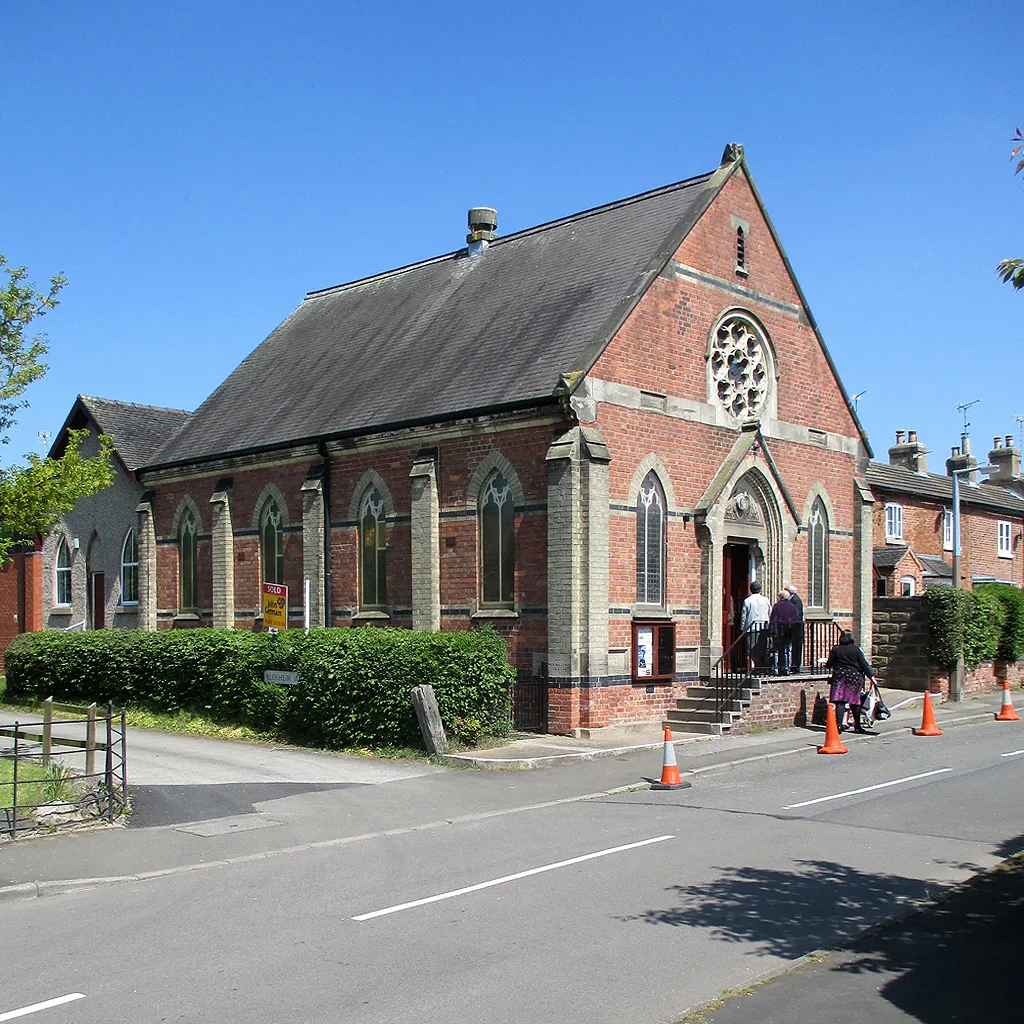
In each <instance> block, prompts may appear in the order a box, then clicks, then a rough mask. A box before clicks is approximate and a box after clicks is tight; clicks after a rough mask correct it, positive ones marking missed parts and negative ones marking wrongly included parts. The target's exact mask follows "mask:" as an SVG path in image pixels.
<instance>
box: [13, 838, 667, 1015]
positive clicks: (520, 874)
mask: <svg viewBox="0 0 1024 1024" xmlns="http://www.w3.org/2000/svg"><path fill="white" fill-rule="evenodd" d="M666 839H675V836H657V837H656V838H654V839H644V840H642V841H641V842H639V843H628V844H627V845H625V846H613V847H612V848H611V849H608V850H598V851H597V852H596V853H587V854H584V855H583V856H582V857H573V858H571V859H570V860H560V861H558V863H557V864H545V865H543V867H539V868H530V869H529V870H528V871H517V872H516V873H515V874H514V875H504V876H503V877H502V878H492V879H491V880H490V881H489V882H478V883H477V884H476V885H467V886H466V887H465V888H463V889H452V890H451V891H450V892H442V893H439V894H438V895H437V896H427V897H426V898H425V899H422V900H411V901H410V902H409V903H398V904H396V905H395V906H393V907H385V908H384V909H383V910H374V911H372V912H371V913H369V914H359V915H358V916H356V917H353V918H352V920H353V921H369V920H370V919H371V918H374V917H384V916H385V915H386V914H397V913H398V912H399V911H400V910H410V909H411V908H412V907H422V906H425V905H426V904H427V903H437V902H439V901H440V900H450V899H451V898H452V897H453V896H465V895H466V893H470V892H478V891H479V890H480V889H489V888H490V887H491V886H492V885H501V884H503V883H504V882H514V881H516V880H517V879H519V878H529V876H530V875H539V874H541V873H542V872H544V871H554V870H555V869H556V868H567V867H569V865H570V864H581V863H582V862H583V861H585V860H595V859H596V858H598V857H607V856H608V855H609V854H612V853H622V852H623V851H625V850H636V849H638V848H639V847H641V846H650V845H651V844H652V843H663V842H665V840H666ZM2 1019H3V1018H0V1020H2Z"/></svg>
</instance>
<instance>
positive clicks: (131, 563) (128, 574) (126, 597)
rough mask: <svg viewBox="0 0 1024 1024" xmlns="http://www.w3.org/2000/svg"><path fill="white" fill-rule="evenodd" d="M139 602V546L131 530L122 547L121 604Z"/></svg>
mask: <svg viewBox="0 0 1024 1024" xmlns="http://www.w3.org/2000/svg"><path fill="white" fill-rule="evenodd" d="M138 603H139V546H138V542H137V540H136V538H135V531H134V530H129V531H128V536H127V537H125V539H124V545H123V546H122V547H121V604H138Z"/></svg>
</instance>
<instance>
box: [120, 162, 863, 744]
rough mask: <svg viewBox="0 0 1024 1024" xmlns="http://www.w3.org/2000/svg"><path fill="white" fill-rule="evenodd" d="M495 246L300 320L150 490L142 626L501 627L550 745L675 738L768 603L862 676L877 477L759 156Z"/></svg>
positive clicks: (478, 232) (265, 347)
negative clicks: (801, 616) (836, 646)
mask: <svg viewBox="0 0 1024 1024" xmlns="http://www.w3.org/2000/svg"><path fill="white" fill-rule="evenodd" d="M496 228H497V217H496V214H495V212H494V211H493V210H489V209H487V208H477V209H475V210H472V211H470V229H471V230H470V234H469V235H468V237H467V244H466V246H464V247H462V248H460V249H457V250H456V251H454V252H450V253H447V254H445V255H442V256H438V257H436V258H434V259H430V260H426V261H424V262H421V263H417V264H414V265H411V266H406V267H402V268H399V269H397V270H394V271H390V272H387V273H383V274H379V275H377V276H374V277H370V278H366V279H364V280H360V281H355V282H353V283H350V284H346V285H341V286H338V287H334V288H329V289H326V290H323V291H317V292H312V293H310V294H309V295H307V296H306V298H305V299H304V300H303V301H302V302H301V303H300V304H299V305H298V307H297V308H296V309H295V310H294V311H293V312H292V313H291V314H290V315H289V316H288V317H287V319H285V320H284V322H283V323H282V324H281V325H280V326H279V327H278V328H277V329H276V330H275V331H273V333H272V334H270V336H269V337H268V338H267V339H266V340H265V341H263V342H262V343H261V344H260V345H259V346H258V347H257V348H256V349H255V350H254V351H253V352H252V353H251V354H250V355H249V356H248V357H247V358H246V359H245V360H244V361H243V362H242V363H241V365H240V366H239V367H238V368H237V369H236V370H235V371H234V372H233V373H232V374H231V375H230V376H229V377H228V378H227V380H225V381H224V382H223V383H222V384H221V385H220V386H219V387H218V388H217V390H216V391H214V392H213V394H212V395H211V396H210V397H209V398H208V399H207V400H206V401H205V402H204V403H203V405H202V406H201V407H200V408H199V409H198V410H197V411H196V412H195V413H194V415H192V416H191V417H190V418H189V420H188V422H187V423H186V424H185V425H184V427H183V428H182V429H181V430H180V431H179V432H178V433H177V434H176V435H175V436H174V437H172V438H170V439H169V441H168V442H167V444H166V445H164V447H163V448H162V449H161V450H160V451H159V452H158V453H157V455H156V456H154V457H153V458H152V459H151V461H150V464H149V465H148V466H146V467H144V468H142V469H140V470H139V472H138V478H139V480H140V481H141V483H142V484H143V485H144V486H145V487H146V489H147V490H146V493H145V495H144V496H143V499H142V501H141V503H140V505H139V509H138V515H139V525H138V538H139V540H138V549H139V551H138V558H139V624H140V628H143V629H157V628H161V629H162V628H171V627H184V626H197V625H202V626H208V625H213V626H219V627H228V628H232V627H233V628H239V629H252V628H258V627H259V625H260V622H259V619H260V614H261V612H260V593H261V584H262V583H263V582H273V583H284V584H286V585H287V586H288V588H289V595H290V616H291V625H293V626H301V625H302V624H303V621H304V617H305V616H306V615H308V617H309V621H310V622H311V624H312V625H313V626H322V625H328V626H379V625H391V626H399V627H411V628H414V629H427V630H432V629H443V630H453V629H470V628H475V627H479V626H485V625H489V626H492V627H494V628H495V629H497V630H498V631H499V632H500V633H502V634H503V635H504V636H505V637H506V638H507V640H508V643H509V649H510V657H511V659H512V661H513V664H514V665H515V666H516V667H517V669H518V671H519V674H520V677H521V678H522V679H524V680H527V679H538V680H544V681H545V682H544V683H542V684H541V686H542V687H543V688H545V689H546V723H545V724H546V727H547V729H548V730H549V731H550V732H554V733H572V732H575V731H580V730H589V729H596V728H602V727H605V726H614V725H625V724H629V723H633V722H638V721H650V720H658V719H660V718H662V717H663V715H664V713H665V711H666V709H668V708H669V707H672V706H674V704H675V699H676V698H677V697H680V696H683V695H685V692H686V689H687V686H688V685H690V684H692V683H694V682H696V681H697V680H698V678H699V677H701V676H705V677H706V676H707V675H708V674H709V673H710V672H711V670H712V668H713V666H714V664H715V663H716V662H717V660H718V659H719V658H720V657H721V655H722V652H723V649H725V648H728V647H729V645H730V644H731V643H732V642H733V641H734V639H735V638H736V636H737V625H738V613H739V604H740V603H741V602H742V600H743V598H744V597H745V596H746V594H747V590H748V585H749V582H750V580H751V579H753V578H757V579H758V580H760V581H761V582H762V583H763V586H764V590H765V593H766V594H767V595H768V596H769V597H771V598H772V599H773V600H774V597H775V595H776V593H777V592H778V590H779V589H780V588H781V587H782V586H783V585H784V584H785V583H787V582H790V581H791V582H793V583H795V584H796V585H797V587H798V588H799V590H800V593H801V594H802V596H803V600H804V605H805V609H806V614H807V616H808V618H823V619H830V620H834V621H835V622H836V623H837V624H838V625H839V626H841V627H844V628H852V629H854V631H855V632H856V633H857V635H858V637H859V638H860V640H861V642H862V645H863V646H864V647H865V648H866V649H867V648H869V646H870V634H871V587H872V534H871V526H872V499H871V494H870V491H869V490H868V487H867V485H866V483H865V482H864V479H863V475H864V473H865V471H866V467H867V462H868V459H869V458H870V454H871V453H870V449H869V446H868V442H867V438H866V435H865V434H864V432H863V430H862V429H861V427H860V425H859V423H858V421H857V417H856V415H855V413H854V411H853V409H852V407H851V404H850V401H849V398H848V396H847V394H846V391H845V390H844V388H843V385H842V382H841V381H840V380H839V377H838V374H837V372H836V369H835V366H834V364H833V363H832V360H831V358H830V356H829V353H828V351H827V349H826V347H825V344H824V341H823V340H822V338H821V335H820V334H819V332H818V329H817V326H816V325H815V321H814V318H813V316H812V315H811V312H810V309H809V307H808V305H807V301H806V299H805V298H804V295H803V292H802V291H801V289H800V286H799V284H798V283H797V281H796V278H795V276H794V274H793V271H792V268H791V267H790V264H789V262H788V260H787V258H786V256H785V253H784V252H783V249H782V246H781V244H780V241H779V238H778V236H777V235H776V233H775V230H774V228H773V227H772V224H771V221H770V220H769V218H768V215H767V213H766V211H765V208H764V205H763V203H762V201H761V197H760V195H759V194H758V191H757V189H756V187H755V185H754V183H753V179H752V178H751V175H750V172H749V170H748V168H747V164H746V160H745V158H744V154H743V148H742V147H741V146H738V145H735V144H733V145H730V146H728V147H727V148H726V151H725V154H724V157H723V160H722V163H721V165H720V166H719V167H717V168H716V169H715V170H713V171H712V172H710V173H707V174H702V175H699V176H697V177H694V178H689V179H687V180H685V181H682V182H679V183H677V184H674V185H668V186H666V187H664V188H659V189H656V190H654V191H651V192H647V193H644V194H642V195H638V196H634V197H631V198H629V199H624V200H621V201H618V202H614V203H610V204H609V205H607V206H602V207H598V208H596V209H593V210H587V211H585V212H583V213H578V214H574V215H572V216H568V217H565V218H563V219H561V220H557V221H554V222H552V223H549V224H542V225H539V226H538V227H534V228H530V229H527V230H525V231H520V232H517V233H515V234H512V235H508V236H505V237H499V236H498V234H497V231H496ZM307 595H308V597H307Z"/></svg>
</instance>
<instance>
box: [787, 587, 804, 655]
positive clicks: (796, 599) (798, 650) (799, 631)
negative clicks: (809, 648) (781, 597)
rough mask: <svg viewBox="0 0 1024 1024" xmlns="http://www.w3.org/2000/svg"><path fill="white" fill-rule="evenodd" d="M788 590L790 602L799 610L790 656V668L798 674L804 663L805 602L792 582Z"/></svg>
mask: <svg viewBox="0 0 1024 1024" xmlns="http://www.w3.org/2000/svg"><path fill="white" fill-rule="evenodd" d="M786 590H788V591H789V600H790V602H791V603H792V604H793V605H794V606H795V607H796V610H797V620H796V622H794V623H793V647H792V655H791V658H790V670H791V671H792V672H793V674H794V675H796V673H797V672H799V671H800V669H801V668H802V667H803V663H804V602H803V600H802V599H801V597H800V595H799V594H798V593H797V590H796V587H794V586H793V584H792V583H790V584H789V585H788V586H787V587H786Z"/></svg>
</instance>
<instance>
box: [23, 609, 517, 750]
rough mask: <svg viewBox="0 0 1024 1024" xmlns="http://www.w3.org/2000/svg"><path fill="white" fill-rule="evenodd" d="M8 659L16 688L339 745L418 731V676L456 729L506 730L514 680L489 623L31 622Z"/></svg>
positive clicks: (464, 735) (465, 735)
mask: <svg viewBox="0 0 1024 1024" xmlns="http://www.w3.org/2000/svg"><path fill="white" fill-rule="evenodd" d="M4 663H5V667H6V672H7V698H8V699H9V700H14V701H16V700H18V699H19V698H23V697H28V698H34V699H42V698H45V697H49V696H52V697H54V698H55V699H56V700H58V701H76V700H82V701H93V700H96V701H101V702H105V701H107V700H112V701H113V702H114V703H115V704H117V705H119V706H124V707H128V706H133V705H139V706H144V707H149V708H152V709H154V710H158V711H167V712H175V711H178V710H187V711H193V712H197V713H199V714H202V715H205V716H207V717H209V718H211V719H213V720H214V721H218V722H231V723H240V724H248V725H251V726H253V727H254V728H257V729H260V730H263V731H269V732H277V733H278V734H279V735H280V736H282V737H283V738H285V739H289V740H294V741H296V742H303V743H308V744H312V745H315V746H323V747H330V748H334V749H341V748H345V747H362V746H371V747H382V746H410V745H416V744H419V743H421V742H422V741H421V737H420V732H419V727H418V725H417V722H416V714H415V711H414V710H413V707H412V701H411V699H410V696H409V692H410V690H411V689H412V688H413V687H414V686H417V685H419V684H420V683H430V684H431V685H432V686H433V687H434V691H435V694H436V696H437V702H438V707H439V709H440V712H441V719H442V721H443V722H444V726H445V729H446V730H447V732H448V734H449V735H450V736H455V737H458V738H460V739H464V740H467V741H473V740H475V739H476V738H477V736H478V735H480V734H481V733H490V734H493V735H504V734H506V733H507V732H508V730H509V688H510V687H511V685H512V683H513V682H514V681H515V671H514V669H512V668H511V667H510V666H509V664H508V651H507V648H506V646H505V641H504V640H503V639H502V638H501V636H499V635H498V633H496V632H495V631H494V630H492V629H484V630H479V631H473V632H454V633H414V632H412V631H411V630H404V629H314V630H311V631H310V632H309V634H308V635H306V634H305V633H304V632H303V631H302V630H287V631H283V632H281V633H278V634H277V636H276V637H275V636H273V635H271V634H268V633H246V632H242V631H240V630H220V629H194V630H161V631H158V632H155V633H139V632H134V631H129V630H96V631H94V632H90V633H60V632H43V633H24V634H22V635H21V636H19V637H17V638H16V639H15V640H14V641H13V642H12V644H11V645H10V647H8V648H7V651H6V652H5V655H4ZM266 669H283V670H286V671H297V672H298V673H299V680H300V681H299V683H298V685H296V686H290V687H279V686H271V685H267V684H266V683H264V682H263V672H264V670H266Z"/></svg>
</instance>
